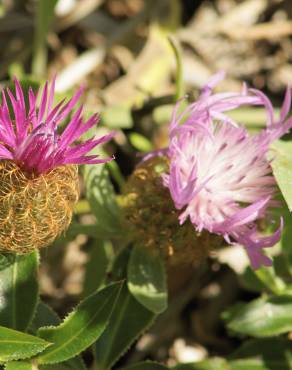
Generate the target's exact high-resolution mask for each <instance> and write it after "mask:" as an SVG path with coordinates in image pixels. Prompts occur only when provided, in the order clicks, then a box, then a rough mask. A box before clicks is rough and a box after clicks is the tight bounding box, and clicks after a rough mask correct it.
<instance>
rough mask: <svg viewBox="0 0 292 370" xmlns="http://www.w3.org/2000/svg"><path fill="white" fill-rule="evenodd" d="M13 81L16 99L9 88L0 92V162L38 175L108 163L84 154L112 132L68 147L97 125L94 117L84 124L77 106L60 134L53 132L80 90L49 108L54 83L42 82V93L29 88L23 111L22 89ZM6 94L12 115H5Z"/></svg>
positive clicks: (106, 138)
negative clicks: (62, 168) (83, 165)
mask: <svg viewBox="0 0 292 370" xmlns="http://www.w3.org/2000/svg"><path fill="white" fill-rule="evenodd" d="M14 82H15V91H16V96H14V95H13V94H12V92H11V91H10V89H9V88H7V90H6V93H5V92H4V91H2V105H1V106H0V159H7V160H13V161H15V162H17V163H18V164H19V165H20V167H22V168H23V169H25V170H27V171H31V172H34V173H38V174H41V173H46V172H48V171H50V170H52V169H53V168H56V167H58V166H61V165H67V164H82V163H91V164H94V163H104V162H107V161H108V160H109V158H107V159H98V156H97V155H86V154H87V153H88V152H89V151H90V150H92V149H93V148H94V147H96V146H97V145H99V144H102V143H104V142H106V141H108V140H109V139H110V138H111V137H112V136H113V133H110V134H108V135H105V136H103V137H101V138H99V139H95V138H91V139H89V140H87V141H85V142H83V143H81V144H76V145H74V146H72V144H73V143H74V141H76V140H77V139H78V138H79V137H80V136H81V135H82V134H84V133H85V132H86V131H88V130H89V129H90V128H91V127H93V126H94V125H96V124H97V122H98V115H97V114H94V115H93V116H91V117H90V118H89V119H88V120H87V121H86V122H84V120H83V117H82V111H83V107H82V106H80V107H79V108H78V109H77V110H76V112H75V113H74V114H73V115H72V118H71V119H70V121H69V123H68V125H67V126H66V128H65V129H64V131H63V132H62V133H61V134H59V133H58V132H57V128H58V126H59V125H60V124H61V123H62V122H64V120H65V119H66V118H67V117H68V115H69V114H70V112H71V111H72V110H73V109H74V108H75V107H76V104H77V103H78V100H79V98H80V96H81V94H82V92H83V89H82V88H81V89H79V90H78V91H77V92H76V94H75V95H74V96H73V98H72V99H70V100H69V101H68V102H67V103H65V99H64V100H62V101H61V102H60V103H59V104H57V105H55V106H53V102H54V87H55V81H53V82H52V84H51V87H50V88H49V87H48V83H46V84H45V86H44V88H43V90H42V92H38V93H37V94H34V93H33V91H32V89H31V88H30V89H29V92H28V97H29V108H28V111H27V109H26V106H25V100H24V94H23V91H22V88H21V86H20V84H19V82H18V80H17V79H15V81H14ZM7 95H8V97H9V99H10V102H11V105H12V109H13V116H12V115H11V114H10V112H9V108H8V103H7ZM38 95H40V105H39V107H38V106H37V100H38Z"/></svg>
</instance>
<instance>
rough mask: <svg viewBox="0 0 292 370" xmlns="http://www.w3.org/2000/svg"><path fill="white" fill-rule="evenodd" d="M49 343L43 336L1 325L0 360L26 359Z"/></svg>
mask: <svg viewBox="0 0 292 370" xmlns="http://www.w3.org/2000/svg"><path fill="white" fill-rule="evenodd" d="M49 345H50V343H48V342H46V341H44V340H43V339H41V338H37V337H34V336H32V335H29V334H25V333H21V332H19V331H16V330H12V329H8V328H4V327H2V326H0V361H3V362H6V361H12V360H22V359H26V358H29V357H32V356H34V355H36V354H37V353H39V352H42V351H43V350H44V349H45V348H46V347H48V346H49Z"/></svg>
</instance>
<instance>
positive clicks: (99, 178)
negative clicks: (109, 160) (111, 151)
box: [83, 153, 120, 233]
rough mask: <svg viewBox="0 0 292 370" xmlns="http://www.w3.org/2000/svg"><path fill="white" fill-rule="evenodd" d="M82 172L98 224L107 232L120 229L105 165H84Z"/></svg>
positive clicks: (118, 213)
mask: <svg viewBox="0 0 292 370" xmlns="http://www.w3.org/2000/svg"><path fill="white" fill-rule="evenodd" d="M102 155H104V153H103V154H102ZM83 174H84V182H85V187H86V197H87V199H88V201H89V204H90V207H91V210H92V212H93V214H94V215H95V216H96V220H97V224H98V226H99V227H100V228H101V229H102V230H104V231H106V232H108V233H111V232H115V231H120V210H119V207H118V204H117V202H116V197H115V192H114V188H113V185H112V183H111V181H110V178H109V173H108V170H107V168H106V165H99V166H95V165H90V164H88V165H85V166H84V172H83Z"/></svg>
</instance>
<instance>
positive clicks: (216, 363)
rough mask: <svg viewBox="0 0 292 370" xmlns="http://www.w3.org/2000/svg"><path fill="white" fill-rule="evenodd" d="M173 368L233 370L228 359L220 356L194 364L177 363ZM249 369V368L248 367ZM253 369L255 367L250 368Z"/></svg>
mask: <svg viewBox="0 0 292 370" xmlns="http://www.w3.org/2000/svg"><path fill="white" fill-rule="evenodd" d="M172 369H173V370H233V369H231V367H230V366H229V365H228V363H227V361H226V360H224V359H223V358H220V357H213V358H209V359H207V360H204V361H200V362H196V363H193V364H182V365H177V366H175V367H174V368H172ZM246 370H247V368H246ZM249 370H253V369H249Z"/></svg>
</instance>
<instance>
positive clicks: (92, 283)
mask: <svg viewBox="0 0 292 370" xmlns="http://www.w3.org/2000/svg"><path fill="white" fill-rule="evenodd" d="M112 258H113V247H112V244H111V243H110V242H109V241H103V240H94V241H93V243H91V245H90V251H89V254H88V262H87V265H86V270H85V278H84V287H83V292H82V296H83V297H86V296H88V295H89V294H92V293H93V292H94V291H95V290H96V289H99V288H100V287H101V286H102V285H103V284H104V282H105V279H106V276H107V272H108V269H109V266H110V263H111V260H112Z"/></svg>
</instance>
